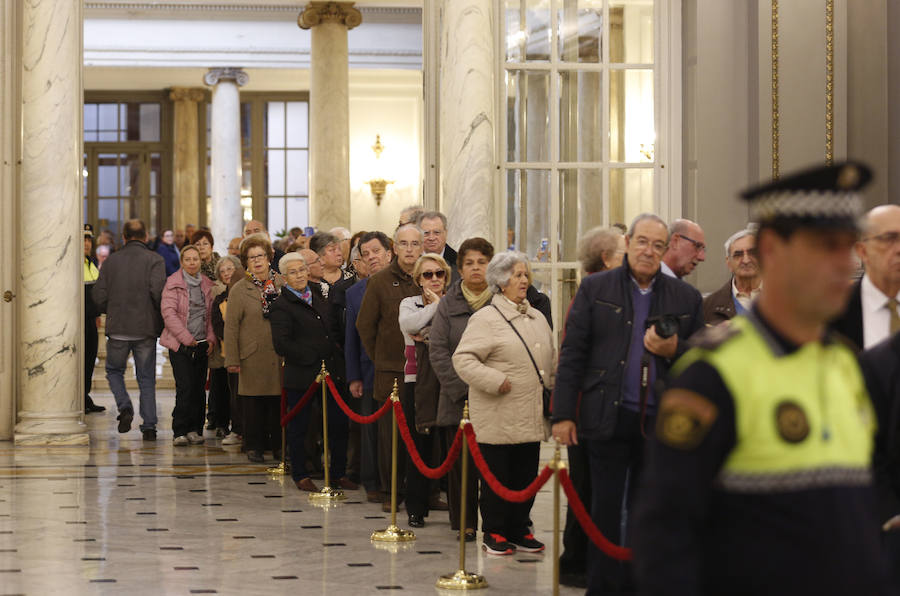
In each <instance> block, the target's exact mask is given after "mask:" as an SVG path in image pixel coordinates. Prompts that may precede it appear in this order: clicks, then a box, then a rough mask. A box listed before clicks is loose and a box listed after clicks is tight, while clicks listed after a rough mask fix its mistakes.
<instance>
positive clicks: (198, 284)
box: [159, 244, 216, 446]
mask: <svg viewBox="0 0 900 596" xmlns="http://www.w3.org/2000/svg"><path fill="white" fill-rule="evenodd" d="M211 308H212V281H210V280H209V278H208V277H206V276H205V275H202V274H201V273H200V251H199V250H198V249H197V247H196V246H193V245H191V244H188V245H186V246H185V247H184V248H182V249H181V268H180V269H179V270H178V271H176V272H175V273H173V274H172V275H170V276H169V278H168V279H167V280H166V285H165V287H164V288H163V292H162V299H161V300H160V310H161V311H162V317H163V322H164V323H165V325H166V327H165V329H163V332H162V336H160V338H159V343H160V344H162V346H163V347H165V348H169V363H170V364H171V365H172V375H173V376H174V377H175V409H174V410H173V411H172V431H173V433H174V434H175V441H174V444H175V445H179V446H181V445H200V444H202V443H203V413H204V410H205V409H206V408H205V406H206V403H205V402H206V389H205V384H206V363H207V357H208V356H209V354H211V353H212V351H213V348H214V347H215V344H216V336H215V334H214V333H213V328H212V319H211V317H210V310H211Z"/></svg>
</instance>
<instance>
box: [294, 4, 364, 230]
mask: <svg viewBox="0 0 900 596" xmlns="http://www.w3.org/2000/svg"><path fill="white" fill-rule="evenodd" d="M353 4H354V3H353V2H310V3H309V4H307V5H306V7H305V8H304V9H303V12H301V13H300V16H299V17H298V18H297V24H298V25H299V26H300V28H301V29H311V31H310V35H311V38H312V39H311V49H310V71H311V72H310V80H309V188H310V196H309V217H310V222H311V224H312V225H314V226H317V227H318V228H319V229H320V230H328V229H331V228H333V227H335V226H345V227H349V226H350V102H349V99H348V93H349V92H348V86H349V66H348V62H347V31H348V30H349V29H353V28H354V27H356V26H357V25H359V24H360V23H361V22H362V15H361V14H360V12H359V11H358V10H356V9H355V8H353Z"/></svg>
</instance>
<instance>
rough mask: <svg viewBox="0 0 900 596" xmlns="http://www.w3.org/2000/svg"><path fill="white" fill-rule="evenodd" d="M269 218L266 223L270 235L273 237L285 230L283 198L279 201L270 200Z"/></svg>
mask: <svg viewBox="0 0 900 596" xmlns="http://www.w3.org/2000/svg"><path fill="white" fill-rule="evenodd" d="M268 203H269V205H268V212H267V214H268V216H269V220H268V222H267V223H266V227H267V228H268V229H269V233H270V234H272V235H275V234H277V233H278V232H280V231H282V230H284V229H285V223H284V199H282V198H281V197H279V198H277V199H272V198H270V199H269V200H268Z"/></svg>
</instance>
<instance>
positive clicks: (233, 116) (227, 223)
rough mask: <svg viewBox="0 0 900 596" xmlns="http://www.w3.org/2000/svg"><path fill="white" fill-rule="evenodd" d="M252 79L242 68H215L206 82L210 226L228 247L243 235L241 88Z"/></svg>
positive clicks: (208, 73) (206, 76) (205, 79)
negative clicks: (209, 106) (209, 89)
mask: <svg viewBox="0 0 900 596" xmlns="http://www.w3.org/2000/svg"><path fill="white" fill-rule="evenodd" d="M249 80H250V77H248V76H247V73H246V72H244V71H243V70H241V69H240V68H212V69H210V70H209V72H207V73H206V74H205V75H204V76H203V82H204V83H206V84H207V85H209V86H211V87H212V88H213V95H212V119H211V127H210V128H211V131H210V145H209V148H210V174H209V178H210V185H209V188H210V193H209V196H210V201H211V203H212V205H210V210H209V214H210V215H209V227H210V230H212V235H213V238H215V239H216V241H217V242H220V243H224V245H227V244H228V241H229V240H231V239H232V238H235V237H237V236H240V235H241V233H242V232H243V227H244V218H243V212H242V209H241V99H240V93H239V92H238V87H241V86H243V85H246V84H247V82H248V81H249Z"/></svg>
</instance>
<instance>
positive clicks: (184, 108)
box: [169, 87, 240, 228]
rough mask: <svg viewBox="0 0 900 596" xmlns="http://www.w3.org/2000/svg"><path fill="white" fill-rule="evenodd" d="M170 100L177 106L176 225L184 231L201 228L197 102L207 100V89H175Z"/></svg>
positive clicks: (175, 147) (175, 148)
mask: <svg viewBox="0 0 900 596" xmlns="http://www.w3.org/2000/svg"><path fill="white" fill-rule="evenodd" d="M169 99H171V100H172V101H173V102H174V104H175V142H174V150H175V176H174V179H175V222H174V225H175V227H176V228H183V227H184V226H185V224H189V223H192V224H194V225H197V224H198V223H199V222H200V153H199V149H198V147H197V135H198V132H199V129H198V124H197V102H200V101H203V89H196V88H191V87H173V88H172V90H171V91H170V92H169ZM238 192H240V191H238ZM203 211H206V209H204V210H203Z"/></svg>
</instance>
